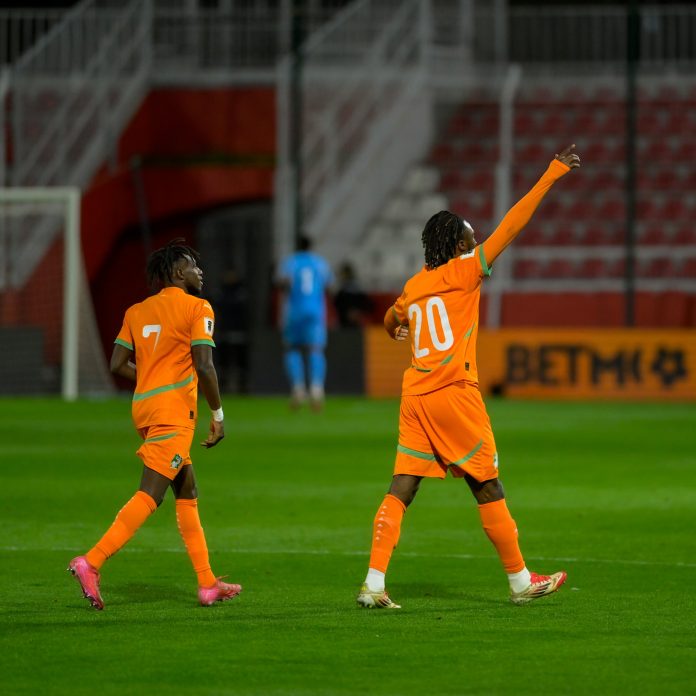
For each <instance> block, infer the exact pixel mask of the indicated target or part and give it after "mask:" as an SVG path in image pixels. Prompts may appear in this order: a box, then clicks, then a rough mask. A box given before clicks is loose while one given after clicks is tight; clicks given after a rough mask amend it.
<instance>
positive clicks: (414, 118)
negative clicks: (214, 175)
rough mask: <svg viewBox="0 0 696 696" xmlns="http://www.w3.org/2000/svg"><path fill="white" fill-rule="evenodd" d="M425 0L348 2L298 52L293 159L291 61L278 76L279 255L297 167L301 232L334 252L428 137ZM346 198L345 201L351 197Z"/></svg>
mask: <svg viewBox="0 0 696 696" xmlns="http://www.w3.org/2000/svg"><path fill="white" fill-rule="evenodd" d="M428 10H429V3H428V2H427V0H407V1H405V2H384V1H382V2H379V1H377V0H374V1H371V0H363V1H362V2H357V3H353V4H352V5H350V6H349V7H347V8H346V9H345V10H344V11H343V12H340V13H338V14H337V15H336V16H335V17H334V19H333V20H332V21H331V22H329V23H327V24H326V25H325V26H324V27H323V28H322V29H320V30H319V31H317V32H315V33H314V35H313V36H312V37H311V38H310V40H309V41H308V42H307V43H306V45H305V46H304V47H303V50H302V56H301V61H302V62H301V66H302V67H301V95H302V96H301V100H302V103H301V117H300V124H301V151H300V156H299V162H293V161H292V157H291V154H292V153H291V133H290V127H291V123H292V118H291V105H290V88H291V84H292V80H293V79H294V76H293V73H292V64H291V62H290V60H289V59H287V60H285V61H284V62H283V64H282V65H281V68H280V70H279V75H278V126H279V133H278V168H277V178H276V253H277V254H278V255H283V254H284V253H287V252H288V251H290V249H291V248H292V244H293V232H294V205H295V201H294V196H295V190H296V187H295V176H296V175H297V172H296V171H295V166H299V170H300V172H301V181H302V185H301V187H300V202H299V203H300V205H301V206H302V223H303V227H304V228H305V230H306V231H307V232H308V233H309V234H310V235H311V236H312V237H313V238H314V239H315V241H316V242H317V245H318V247H319V248H320V249H321V251H322V252H323V253H325V254H326V255H327V256H328V257H329V258H332V259H339V258H341V257H342V256H343V255H344V254H345V253H346V251H347V250H348V249H350V247H351V245H352V244H354V243H355V241H356V238H357V236H359V235H360V234H361V233H362V231H363V229H364V227H365V224H366V223H367V221H368V220H369V219H371V218H372V217H373V216H374V214H375V212H376V210H377V208H378V207H379V206H380V205H381V204H382V202H383V200H384V198H385V197H386V195H387V193H388V192H389V191H390V190H391V189H392V188H394V186H395V185H396V184H397V183H398V181H399V178H400V177H401V175H402V173H403V171H404V169H405V168H406V167H407V166H408V165H409V164H411V163H413V162H415V161H417V160H418V159H420V158H421V157H423V156H424V155H425V153H426V151H427V148H428V146H429V145H430V141H431V135H432V109H431V106H432V104H431V99H430V94H429V90H428V89H427V88H426V85H427V48H428V42H429V32H430V16H429V12H428ZM348 202H349V204H348Z"/></svg>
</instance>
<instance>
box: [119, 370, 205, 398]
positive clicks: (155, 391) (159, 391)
mask: <svg viewBox="0 0 696 696" xmlns="http://www.w3.org/2000/svg"><path fill="white" fill-rule="evenodd" d="M191 382H193V375H189V376H188V377H187V378H186V379H184V380H182V381H181V382H176V383H175V384H165V385H164V386H163V387H156V388H155V389H150V391H146V392H141V393H140V394H133V401H142V400H143V399H149V398H150V397H151V396H157V394H162V393H163V392H168V391H172V389H179V388H180V387H185V386H186V385H187V384H191Z"/></svg>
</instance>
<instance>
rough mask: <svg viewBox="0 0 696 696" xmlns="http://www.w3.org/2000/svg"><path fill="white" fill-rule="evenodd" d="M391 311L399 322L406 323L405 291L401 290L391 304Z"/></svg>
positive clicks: (403, 324)
mask: <svg viewBox="0 0 696 696" xmlns="http://www.w3.org/2000/svg"><path fill="white" fill-rule="evenodd" d="M392 312H393V314H394V316H395V317H396V319H397V321H398V322H399V324H401V325H402V326H405V325H406V324H408V311H407V309H406V293H405V292H402V293H401V295H400V296H399V298H398V299H397V300H396V302H395V303H394V304H393V305H392Z"/></svg>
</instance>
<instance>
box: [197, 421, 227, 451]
mask: <svg viewBox="0 0 696 696" xmlns="http://www.w3.org/2000/svg"><path fill="white" fill-rule="evenodd" d="M223 423H224V421H216V420H215V419H211V420H210V430H209V431H208V439H207V440H205V441H204V442H201V447H205V448H206V449H210V448H211V447H215V445H217V443H218V442H220V440H222V438H223V437H225V426H224V425H223Z"/></svg>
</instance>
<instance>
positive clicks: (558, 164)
mask: <svg viewBox="0 0 696 696" xmlns="http://www.w3.org/2000/svg"><path fill="white" fill-rule="evenodd" d="M574 149H575V145H571V146H570V147H567V148H566V149H565V150H563V152H561V154H560V155H556V157H555V158H554V159H553V160H552V161H551V164H550V165H549V167H548V169H547V170H546V171H545V172H544V174H543V175H542V177H541V179H539V181H537V182H536V184H534V186H533V187H532V189H531V191H529V193H528V194H527V195H526V196H524V197H523V198H521V199H520V200H519V201H518V202H517V203H515V205H513V206H512V208H510V210H509V211H508V212H507V214H506V215H505V217H504V218H503V219H502V220H501V221H500V224H499V225H498V227H496V229H495V231H494V232H493V234H491V236H490V237H489V238H488V239H487V240H486V241H485V242H484V243H483V253H484V255H485V258H486V263H487V264H488V265H489V266H490V265H491V264H492V263H493V261H495V259H496V258H498V256H499V255H500V253H501V252H502V251H503V250H504V249H505V248H506V247H507V246H508V244H510V242H512V241H513V239H515V237H517V235H518V234H519V233H520V232H521V231H522V230H523V229H524V227H525V225H526V224H527V223H528V222H529V220H530V219H531V217H532V215H534V211H535V210H536V209H537V207H538V206H539V203H541V201H542V199H543V198H544V196H545V195H546V194H547V193H548V191H549V189H550V188H551V187H552V186H553V185H554V184H555V183H556V181H558V180H559V179H560V178H561V177H562V176H564V175H565V174H567V173H568V172H569V171H570V170H571V169H574V168H575V167H579V166H580V158H579V157H578V156H577V155H576V154H575V153H574V152H573V150H574Z"/></svg>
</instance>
